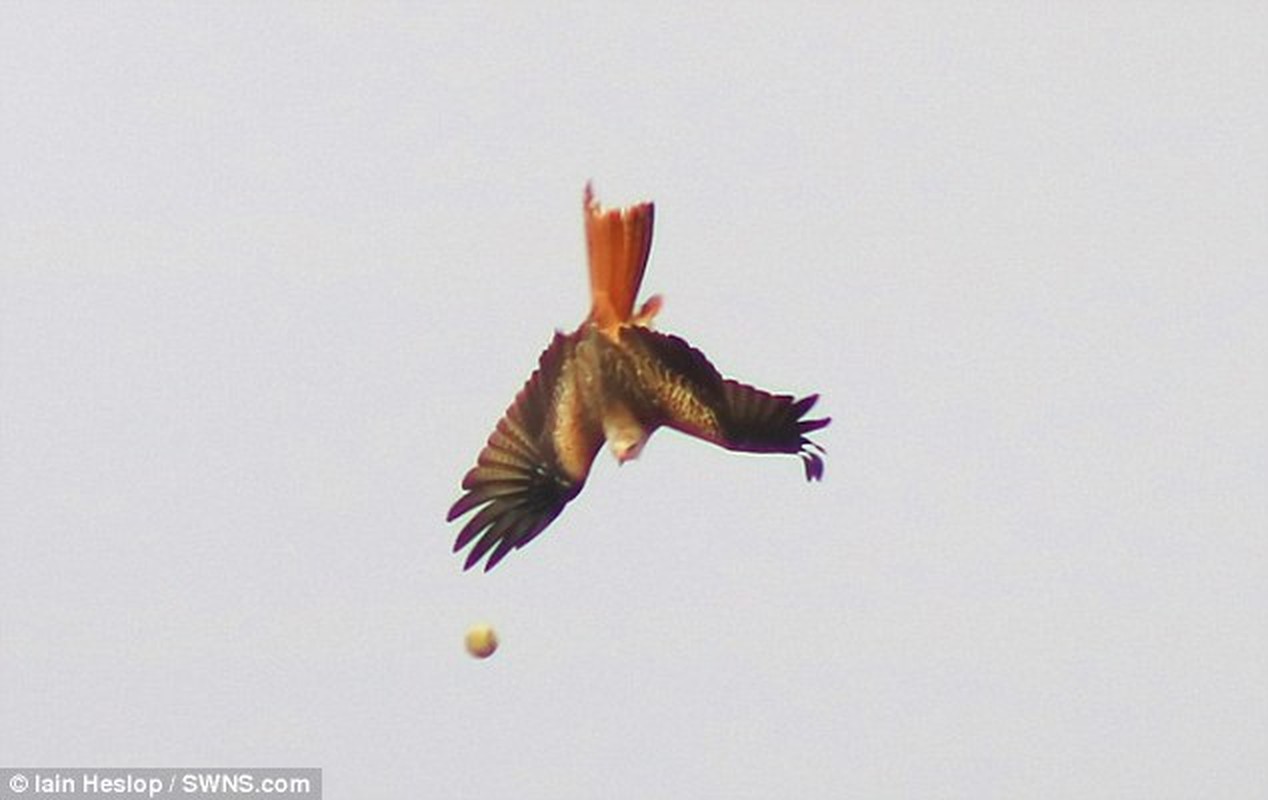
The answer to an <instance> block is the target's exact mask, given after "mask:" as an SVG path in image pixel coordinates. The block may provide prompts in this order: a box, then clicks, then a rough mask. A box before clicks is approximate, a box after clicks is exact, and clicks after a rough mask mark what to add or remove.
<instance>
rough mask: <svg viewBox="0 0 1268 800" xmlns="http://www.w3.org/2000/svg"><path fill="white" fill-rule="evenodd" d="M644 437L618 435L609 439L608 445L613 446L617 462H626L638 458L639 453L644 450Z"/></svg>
mask: <svg viewBox="0 0 1268 800" xmlns="http://www.w3.org/2000/svg"><path fill="white" fill-rule="evenodd" d="M646 441H647V440H646V439H643V438H625V437H618V438H616V439H609V440H608V447H610V448H612V455H614V456H616V463H617V464H624V463H625V462H626V461H633V460H634V459H636V458H638V454H639V453H641V452H643V443H644V442H646Z"/></svg>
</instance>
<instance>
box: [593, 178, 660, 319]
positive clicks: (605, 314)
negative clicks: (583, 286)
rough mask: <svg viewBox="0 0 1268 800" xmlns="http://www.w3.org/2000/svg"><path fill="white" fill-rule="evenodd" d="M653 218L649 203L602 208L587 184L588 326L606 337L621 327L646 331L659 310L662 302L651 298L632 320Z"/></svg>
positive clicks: (649, 247)
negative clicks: (625, 326)
mask: <svg viewBox="0 0 1268 800" xmlns="http://www.w3.org/2000/svg"><path fill="white" fill-rule="evenodd" d="M653 217H654V209H653V206H652V204H651V203H639V204H637V205H633V206H629V207H627V208H612V209H608V208H604V207H603V206H601V205H599V204H598V202H596V201H595V199H594V193H593V191H591V188H590V184H588V183H587V184H586V191H585V221H586V246H587V249H588V251H589V256H590V317H589V320H590V321H591V322H593V323H594V324H595V325H597V326H598V327H599V328H600V329H601V330H604V331H607V332H608V333H610V334H614V333H615V331H616V329H617V328H618V327H620V326H621V325H625V324H631V323H632V324H635V325H647V324H648V323H649V322H650V321H651V318H652V317H653V316H655V314H656V312H657V311H658V310H659V309H660V298H659V297H653V298H651V299H650V300H648V301H647V303H645V304H644V306H643V308H642V309H640V310H639V313H638V314H637V315H635V314H634V301H635V299H636V298H637V297H638V288H639V285H640V284H641V283H642V282H643V271H644V270H645V269H647V256H648V254H649V253H650V252H651V249H652V220H653Z"/></svg>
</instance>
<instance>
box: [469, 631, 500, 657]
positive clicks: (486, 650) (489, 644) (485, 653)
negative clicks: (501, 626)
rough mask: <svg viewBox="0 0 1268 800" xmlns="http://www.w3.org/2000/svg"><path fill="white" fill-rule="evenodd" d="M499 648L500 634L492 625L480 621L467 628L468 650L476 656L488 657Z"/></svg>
mask: <svg viewBox="0 0 1268 800" xmlns="http://www.w3.org/2000/svg"><path fill="white" fill-rule="evenodd" d="M497 649H498V635H497V634H496V633H495V632H494V631H493V627H492V626H491V625H486V624H484V623H480V624H479V625H472V626H471V627H470V628H468V629H467V652H468V653H470V654H471V655H473V656H475V657H476V658H488V657H489V656H491V655H493V651H494V650H497Z"/></svg>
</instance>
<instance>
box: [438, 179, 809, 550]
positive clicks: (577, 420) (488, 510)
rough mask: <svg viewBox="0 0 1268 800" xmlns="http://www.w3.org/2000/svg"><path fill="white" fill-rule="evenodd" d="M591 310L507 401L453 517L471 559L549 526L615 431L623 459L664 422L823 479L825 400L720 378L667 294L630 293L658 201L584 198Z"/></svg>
mask: <svg viewBox="0 0 1268 800" xmlns="http://www.w3.org/2000/svg"><path fill="white" fill-rule="evenodd" d="M583 208H584V216H585V230H586V244H587V248H588V251H589V258H590V313H589V315H588V316H587V317H586V318H585V320H584V321H583V322H582V323H581V326H580V327H578V328H577V329H576V330H575V331H573V332H572V333H561V332H558V331H557V332H556V333H555V337H554V339H553V340H551V342H550V345H549V346H547V348H546V350H545V351H544V352H543V353H542V355H541V358H540V361H539V363H538V366H537V370H536V371H535V372H534V373H533V374H532V376H531V377H530V378H529V379H528V382H527V383H526V384H525V385H524V388H523V389H522V390H521V391H520V393H519V395H518V396H516V398H515V402H514V403H512V404H511V407H510V408H508V409H507V410H506V414H505V415H504V416H503V417H502V419H501V420H500V421H499V422H498V425H497V428H496V429H495V430H494V431H493V434H492V435H491V436H489V440H488V444H487V445H486V446H485V447H484V449H483V450H482V451H481V452H480V455H479V458H478V459H477V461H476V466H475V467H474V468H472V469H471V471H470V472H468V473H467V474H466V477H464V478H463V479H462V488H463V489H464V490H465V492H466V493H465V494H463V495H462V497H461V498H459V499H458V501H457V502H456V503H454V504H453V506H452V507H451V508H450V509H449V515H448V521H450V522H452V521H453V520H455V519H457V518H459V517H461V516H463V515H464V514H467V513H469V512H471V511H475V514H474V516H472V517H471V518H470V519H468V520H467V522H466V524H465V525H463V527H462V530H461V531H460V532H459V533H458V538H457V541H455V542H454V548H453V549H454V552H455V553H456V552H458V551H460V550H462V549H463V548H464V547H467V546H468V545H470V544H471V543H472V542H474V543H475V546H474V547H472V548H471V551H470V553H468V554H467V559H466V565H465V567H464V569H470V568H471V567H473V566H475V565H476V564H478V563H479V562H480V560H481V559H482V558H484V557H485V556H486V555H487V556H488V560H487V562H486V563H485V566H484V569H485V570H486V571H487V570H490V569H492V568H493V567H494V566H496V565H497V563H498V562H499V561H501V560H502V559H503V558H504V557H506V555H507V554H508V553H510V552H511V551H512V550H515V549H517V548H520V547H523V546H524V545H526V544H528V543H529V542H530V541H532V540H533V539H534V538H535V537H536V536H537V535H538V534H540V533H541V532H542V531H543V530H545V529H546V526H548V525H549V524H550V523H551V522H552V521H554V519H555V517H557V516H559V513H560V512H561V511H563V509H564V506H566V505H567V504H568V503H569V502H570V501H571V500H572V499H573V498H574V497H576V496H577V494H578V493H579V492H580V491H581V487H582V486H584V485H585V482H586V477H587V476H588V475H589V473H590V465H591V464H592V463H593V462H594V458H595V456H596V455H597V454H598V452H599V450H600V448H601V447H602V446H603V443H604V441H605V440H606V442H607V444H608V447H609V448H610V449H611V450H612V454H613V455H614V456H615V457H616V460H617V462H618V463H624V462H626V461H629V460H631V459H633V458H637V457H638V454H639V453H640V452H641V451H642V449H643V445H644V444H646V442H647V440H648V438H649V437H650V436H651V435H652V433H653V432H655V430H656V429H657V428H659V427H661V426H668V427H670V428H673V429H675V430H678V431H681V432H683V433H686V434H688V435H690V436H695V437H697V438H700V439H704V440H705V441H707V442H712V443H713V444H716V445H720V446H722V447H725V448H727V449H728V450H738V451H743V452H748V453H790V454H795V455H798V456H800V457H801V459H802V461H803V462H804V464H805V471H806V480H818V479H820V478H821V477H822V476H823V458H822V457H821V456H820V453H822V452H824V451H823V448H821V447H819V446H818V445H816V444H815V443H814V442H811V441H810V440H809V439H808V438H806V434H808V433H810V432H811V431H815V430H818V429H820V428H822V427H824V426H825V425H827V424H828V422H829V421H830V419H829V418H820V419H806V418H805V416H806V413H807V412H808V411H810V408H811V407H812V406H813V405H814V404H815V401H817V400H818V399H819V396H818V395H816V394H812V395H809V396H807V397H803V398H801V399H795V398H794V397H792V396H791V395H785V394H771V393H769V392H765V391H762V390H761V389H755V388H753V387H752V386H748V385H746V384H743V383H740V382H738V381H734V380H731V379H729V378H723V377H722V375H721V374H719V372H718V370H717V369H715V368H714V366H713V365H712V364H711V363H709V360H708V359H707V358H705V357H704V355H703V354H702V353H701V352H700V351H699V350H696V349H695V348H694V347H692V346H691V345H689V344H687V343H686V342H685V341H683V340H682V339H680V338H678V337H677V336H673V335H671V334H666V333H660V332H657V331H655V330H653V329H652V328H651V323H652V319H653V317H655V316H656V313H657V312H658V311H659V310H660V307H661V299H660V297H659V296H653V297H651V298H650V299H649V300H648V301H647V302H646V303H644V304H643V305H642V306H641V307H640V308H639V310H638V311H637V312H635V311H634V302H635V299H636V298H637V295H638V289H639V285H640V284H641V283H642V281H643V271H644V269H646V267H647V257H648V254H649V252H650V250H651V246H652V219H653V207H652V204H651V203H640V204H638V205H634V206H630V207H628V208H624V209H607V208H604V207H602V206H600V205H599V204H598V203H597V202H595V199H594V195H593V193H592V192H591V189H590V186H589V184H587V185H586V189H585V195H584V199H583Z"/></svg>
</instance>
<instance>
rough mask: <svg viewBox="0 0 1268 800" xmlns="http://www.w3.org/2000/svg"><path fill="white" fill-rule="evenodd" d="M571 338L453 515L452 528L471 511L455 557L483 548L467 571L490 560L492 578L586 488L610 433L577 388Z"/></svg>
mask: <svg viewBox="0 0 1268 800" xmlns="http://www.w3.org/2000/svg"><path fill="white" fill-rule="evenodd" d="M573 346H574V342H573V341H572V339H571V337H568V336H565V335H564V334H562V333H556V334H555V338H554V340H552V341H551V343H550V345H549V346H548V347H547V348H546V350H545V352H543V353H542V355H541V360H540V362H539V364H538V367H537V370H536V371H535V372H534V373H533V374H532V376H531V377H530V378H529V379H528V382H527V383H526V384H525V385H524V388H523V389H522V390H520V393H519V395H517V396H516V398H515V402H514V403H512V404H511V407H510V408H508V409H507V410H506V414H505V415H504V416H503V417H502V419H501V420H500V421H499V422H498V425H497V428H496V429H495V430H494V431H493V434H492V435H491V436H489V441H488V444H487V445H486V446H485V448H484V449H483V450H482V451H480V456H479V458H478V459H477V460H476V466H475V467H474V468H472V469H471V471H470V472H468V473H467V474H466V477H464V478H463V479H462V488H463V489H465V490H466V494H464V495H463V496H462V497H461V498H459V499H458V501H457V502H456V503H454V504H453V506H452V507H451V508H450V509H449V515H448V517H447V519H448V520H449V521H450V522H452V521H453V520H455V519H457V518H458V517H460V516H462V515H463V514H466V513H467V512H469V511H473V510H476V509H479V510H478V511H476V514H475V516H473V517H471V519H469V520H467V522H466V524H465V525H464V526H463V528H462V530H461V531H460V532H459V533H458V538H457V540H456V541H455V542H454V548H453V549H454V552H458V551H459V550H461V549H462V548H464V547H466V546H467V545H469V544H471V542H473V541H475V546H474V547H472V548H471V552H470V553H469V554H468V555H467V560H466V564H465V566H464V569H470V568H471V567H473V566H475V565H476V564H477V563H479V561H480V559H482V558H483V557H484V556H485V555H486V554H488V555H489V559H488V561H487V562H486V563H485V565H484V569H485V571H488V570H490V569H492V568H493V567H494V566H496V565H497V563H498V562H499V561H501V560H502V559H503V558H504V557H505V556H506V554H507V553H509V552H511V551H512V550H514V549H516V548H518V547H523V546H524V545H525V544H527V543H528V542H530V541H531V540H532V539H533V538H534V537H536V536H537V535H538V534H539V533H541V532H542V531H543V530H545V528H546V526H547V525H549V524H550V523H551V522H552V521H553V520H554V519H555V517H557V516H559V512H561V511H563V508H564V506H565V505H567V504H568V502H569V501H570V500H572V498H574V497H576V496H577V493H578V492H580V491H581V487H582V486H583V485H585V480H586V476H587V475H588V474H589V470H590V464H591V463H592V462H593V461H594V457H595V454H596V453H597V452H598V451H599V447H600V446H601V445H602V443H603V432H602V429H601V428H600V427H598V426H597V423H596V422H595V421H593V420H590V419H588V418H587V417H586V414H585V410H584V408H583V406H582V403H581V402H580V398H579V397H578V396H577V389H576V386H575V382H574V381H573V380H572V369H573V359H572V358H571V355H572V348H573Z"/></svg>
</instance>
